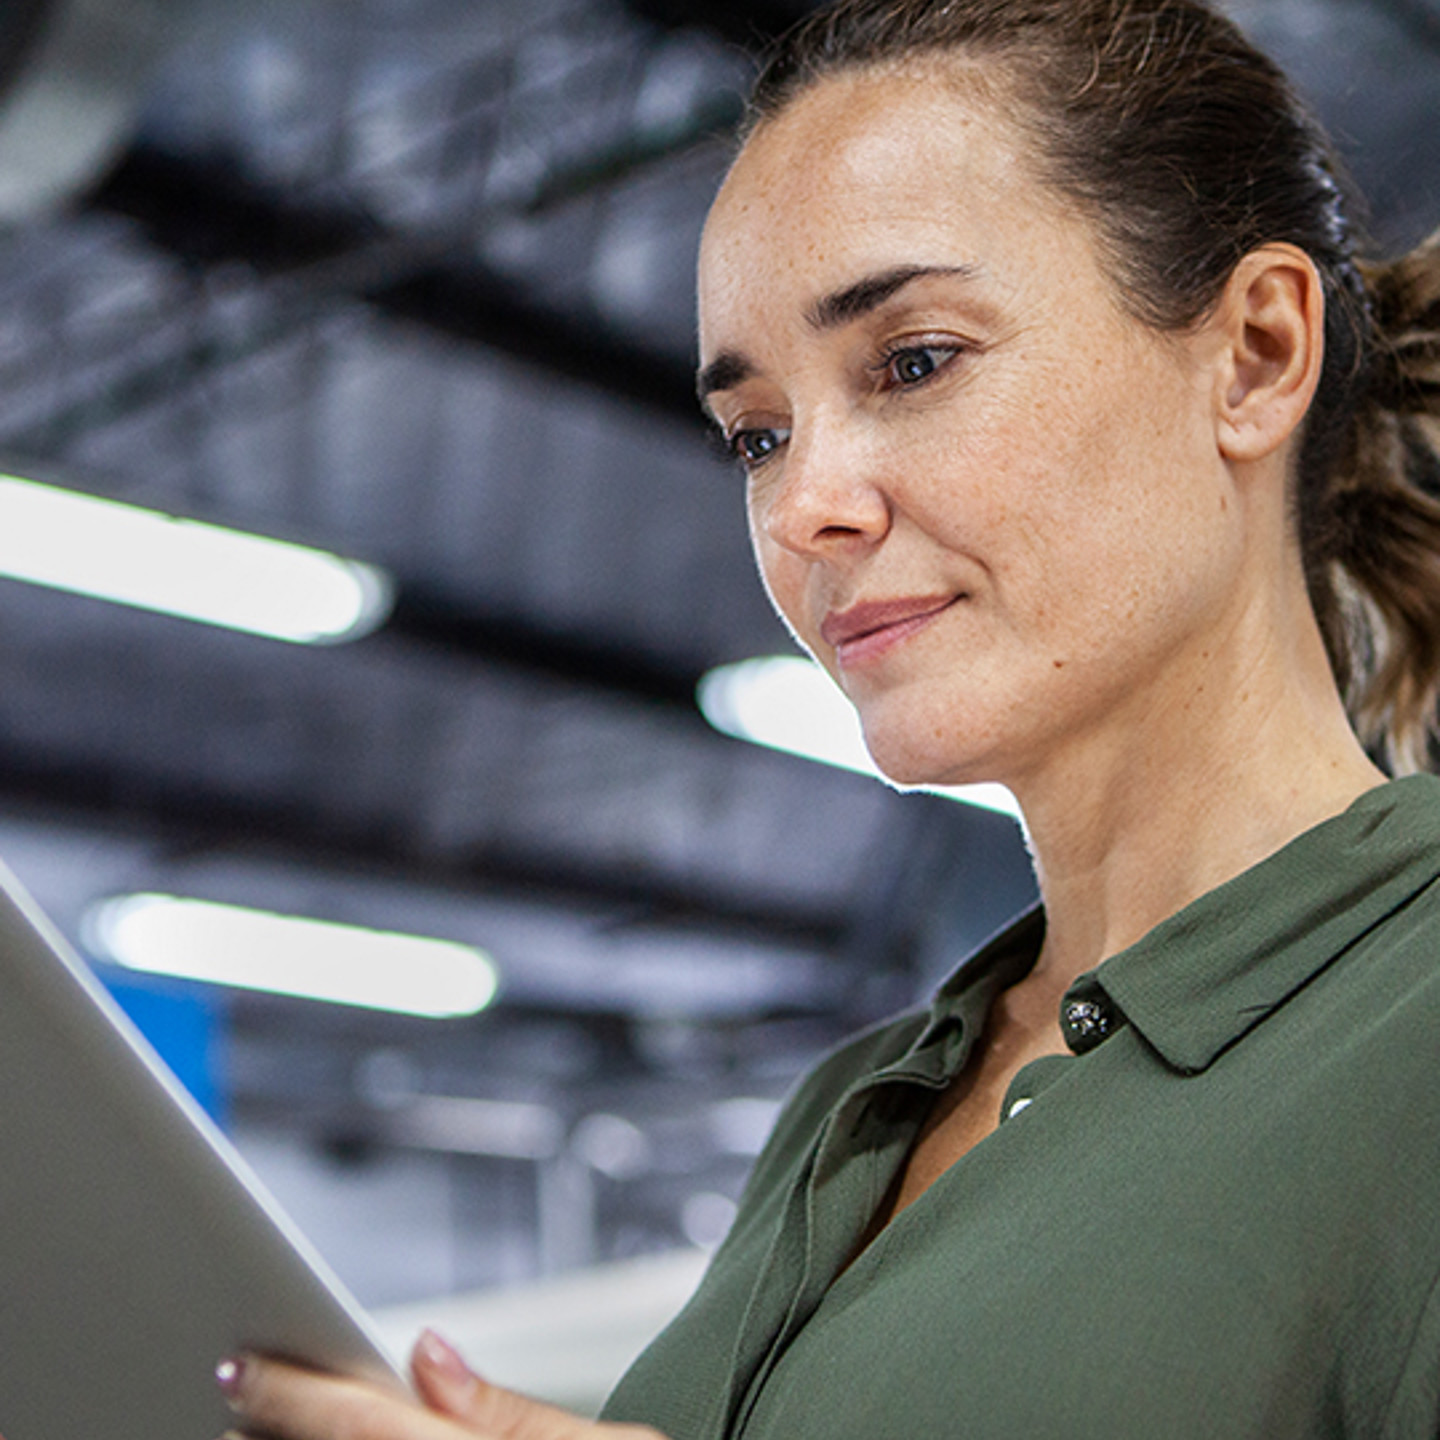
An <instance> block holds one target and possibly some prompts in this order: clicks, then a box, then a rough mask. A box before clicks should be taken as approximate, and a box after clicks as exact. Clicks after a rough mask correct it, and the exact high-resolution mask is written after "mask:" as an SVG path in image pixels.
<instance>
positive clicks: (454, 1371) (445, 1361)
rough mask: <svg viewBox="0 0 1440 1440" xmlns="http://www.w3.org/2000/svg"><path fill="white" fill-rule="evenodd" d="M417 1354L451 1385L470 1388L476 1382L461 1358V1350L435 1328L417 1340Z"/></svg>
mask: <svg viewBox="0 0 1440 1440" xmlns="http://www.w3.org/2000/svg"><path fill="white" fill-rule="evenodd" d="M415 1355H416V1357H417V1358H418V1359H420V1360H423V1361H424V1362H425V1365H426V1366H427V1367H428V1368H429V1369H430V1370H432V1371H433V1372H434V1373H435V1374H436V1375H438V1376H439V1378H440V1379H442V1380H444V1381H446V1382H447V1383H449V1384H451V1385H456V1386H464V1387H465V1388H466V1389H468V1388H469V1387H470V1386H472V1385H473V1384H474V1383H475V1376H474V1374H473V1373H472V1371H471V1369H470V1367H469V1366H468V1365H467V1364H466V1363H465V1362H464V1360H462V1359H461V1358H460V1352H459V1351H458V1350H456V1349H455V1347H454V1346H453V1345H451V1344H450V1342H449V1341H448V1340H442V1339H441V1338H440V1336H439V1335H437V1334H436V1333H435V1332H434V1331H433V1330H425V1331H422V1332H421V1335H420V1338H419V1339H418V1340H417V1341H416V1342H415Z"/></svg>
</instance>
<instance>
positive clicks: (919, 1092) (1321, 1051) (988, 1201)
mask: <svg viewBox="0 0 1440 1440" xmlns="http://www.w3.org/2000/svg"><path fill="white" fill-rule="evenodd" d="M1437 876H1440V780H1436V779H1435V778H1433V777H1430V776H1421V777H1413V778H1411V779H1407V780H1402V781H1397V782H1394V783H1392V784H1390V785H1387V786H1384V787H1383V788H1381V789H1379V790H1376V791H1373V792H1371V793H1370V794H1369V795H1366V796H1364V797H1362V798H1361V799H1360V800H1359V801H1358V802H1357V803H1356V804H1355V805H1354V806H1353V807H1352V808H1351V809H1350V810H1348V811H1347V812H1346V813H1345V814H1343V815H1341V816H1338V817H1337V818H1335V819H1333V820H1330V821H1328V822H1326V823H1325V824H1323V825H1320V826H1318V827H1317V828H1316V829H1314V830H1312V831H1310V832H1308V833H1307V834H1305V835H1302V836H1301V837H1299V838H1298V839H1297V840H1295V841H1293V842H1292V843H1291V844H1290V845H1288V846H1287V847H1286V848H1285V849H1284V850H1282V851H1280V852H1279V853H1278V854H1276V855H1274V856H1272V857H1271V858H1270V859H1268V860H1266V861H1264V862H1263V863H1262V864H1260V865H1258V866H1256V867H1255V868H1254V869H1252V870H1250V871H1248V872H1246V873H1245V874H1243V875H1241V876H1239V877H1238V878H1237V879H1235V880H1233V881H1231V882H1230V883H1228V884H1226V885H1224V886H1221V887H1220V888H1219V889H1217V890H1215V891H1212V892H1211V893H1210V894H1208V895H1205V896H1202V897H1201V898H1200V899H1199V900H1197V901H1196V902H1195V903H1194V904H1192V905H1190V906H1189V907H1187V908H1186V909H1185V910H1183V911H1181V912H1180V913H1179V914H1177V915H1175V916H1173V917H1171V918H1170V919H1169V920H1167V921H1165V922H1164V923H1163V924H1161V925H1159V926H1158V927H1156V929H1154V930H1153V931H1151V932H1150V934H1148V935H1146V936H1145V938H1144V939H1142V940H1141V941H1140V942H1139V943H1138V944H1136V945H1134V946H1132V947H1131V948H1130V949H1128V950H1126V951H1124V952H1122V953H1121V954H1118V955H1116V956H1114V957H1112V958H1111V959H1109V960H1106V961H1105V962H1104V963H1103V964H1102V965H1100V966H1099V967H1098V968H1097V969H1096V970H1095V971H1094V972H1092V973H1091V974H1090V975H1088V976H1085V977H1082V979H1081V980H1080V981H1079V982H1078V983H1077V984H1076V986H1075V987H1074V988H1073V989H1072V990H1071V991H1070V992H1069V994H1067V996H1066V998H1065V1002H1064V1004H1063V1005H1062V1023H1063V1024H1064V1026H1065V1028H1066V1034H1067V1039H1068V1040H1069V1042H1070V1045H1071V1049H1072V1050H1074V1051H1076V1052H1077V1053H1075V1054H1071V1055H1065V1056H1050V1057H1046V1058H1044V1059H1041V1060H1038V1061H1036V1062H1035V1063H1034V1064H1032V1065H1030V1066H1027V1067H1026V1068H1025V1069H1024V1070H1022V1071H1021V1072H1020V1073H1019V1075H1018V1076H1017V1077H1016V1079H1015V1082H1014V1085H1013V1086H1012V1087H1011V1090H1010V1093H1009V1094H1008V1095H1007V1096H1006V1099H1005V1102H1004V1106H1003V1107H1002V1113H1003V1114H1004V1115H1005V1117H1006V1118H1005V1119H1004V1122H1003V1123H1002V1124H1001V1125H1000V1126H999V1128H998V1129H997V1130H996V1131H995V1132H994V1133H993V1134H991V1135H990V1136H988V1137H987V1138H986V1139H984V1140H983V1141H981V1143H980V1144H979V1145H977V1146H975V1148H974V1149H972V1150H971V1151H970V1152H969V1153H968V1154H966V1155H965V1156H964V1157H963V1158H962V1159H961V1160H960V1161H959V1162H958V1163H957V1164H955V1165H954V1166H953V1167H951V1169H950V1170H949V1171H947V1172H946V1173H945V1174H944V1175H943V1176H942V1177H941V1178H940V1179H939V1180H938V1181H937V1182H936V1183H935V1184H934V1185H933V1186H932V1187H931V1188H930V1189H929V1190H927V1191H926V1192H925V1194H924V1195H923V1196H922V1197H921V1198H920V1199H919V1200H918V1201H917V1202H916V1203H915V1204H913V1205H911V1206H910V1207H908V1208H907V1209H906V1210H904V1211H903V1212H902V1213H901V1214H900V1215H899V1216H898V1217H897V1218H896V1219H895V1220H894V1221H893V1222H892V1223H891V1224H890V1225H888V1226H887V1227H886V1228H885V1229H884V1230H883V1231H881V1233H880V1234H879V1236H878V1237H877V1238H876V1239H875V1240H874V1242H873V1243H872V1244H870V1245H869V1246H868V1248H866V1249H865V1250H864V1251H863V1253H861V1254H860V1256H859V1258H858V1259H856V1260H855V1261H854V1263H853V1264H850V1265H849V1266H848V1268H846V1262H847V1261H848V1260H849V1259H850V1257H851V1256H852V1254H853V1253H854V1251H855V1249H856V1248H857V1246H858V1245H859V1243H860V1241H861V1239H862V1237H863V1235H864V1233H865V1230H866V1226H867V1223H868V1222H869V1221H870V1219H871V1218H872V1216H873V1214H874V1212H875V1209H876V1207H877V1205H878V1204H879V1203H880V1201H881V1199H882V1197H884V1196H885V1194H886V1192H887V1191H888V1189H889V1187H890V1184H891V1181H892V1179H893V1178H894V1177H895V1175H896V1173H897V1167H899V1166H900V1164H901V1163H902V1161H903V1159H904V1157H905V1156H906V1154H907V1153H908V1151H909V1149H910V1148H911V1145H912V1144H913V1142H914V1140H915V1137H916V1132H917V1129H918V1126H919V1125H920V1123H921V1122H922V1120H923V1118H924V1115H925V1112H926V1108H927V1104H928V1101H929V1099H930V1098H931V1097H932V1096H933V1094H934V1093H935V1092H937V1091H938V1090H940V1089H941V1088H942V1087H944V1086H945V1085H946V1084H947V1083H948V1082H949V1080H950V1079H951V1078H952V1077H953V1076H954V1075H955V1074H956V1073H957V1072H958V1071H959V1070H960V1069H961V1067H962V1066H963V1065H964V1064H965V1062H966V1059H967V1057H968V1055H969V1053H970V1051H971V1048H972V1046H973V1044H974V1040H975V1037H976V1036H977V1035H978V1034H979V1033H980V1029H981V1027H982V1025H983V1023H984V1017H985V1013H986V1010H987V1008H988V1006H989V1003H990V1001H991V999H992V997H993V996H994V995H995V994H996V993H997V992H998V990H999V989H1000V988H1002V987H1004V986H1005V985H1008V984H1012V983H1013V982H1014V981H1015V980H1017V979H1018V978H1020V977H1021V976H1022V975H1024V974H1025V973H1026V971H1027V970H1028V969H1029V967H1030V966H1031V965H1032V964H1033V962H1034V958H1035V955H1036V953H1037V950H1038V946H1039V942H1040V938H1041V934H1042V931H1043V920H1042V918H1041V917H1040V915H1039V914H1038V913H1032V914H1031V915H1029V916H1026V917H1024V918H1022V919H1021V920H1020V921H1019V922H1018V923H1017V924H1016V925H1015V926H1013V927H1012V928H1011V929H1009V930H1008V931H1006V932H1005V933H1004V934H1002V935H1001V936H1000V937H999V938H998V939H997V940H995V941H993V942H992V943H991V944H990V945H988V946H986V947H985V948H984V949H983V950H981V951H980V952H979V953H978V954H977V955H975V956H974V957H973V958H972V959H971V960H970V961H968V962H967V963H966V964H965V965H963V966H962V967H961V969H960V970H959V971H958V972H957V974H956V975H955V977H954V978H953V979H952V980H951V981H950V982H949V983H948V984H947V985H946V987H945V988H944V989H943V990H942V991H941V992H940V994H939V996H938V998H937V999H936V1001H935V1003H934V1005H933V1006H932V1007H931V1008H930V1010H929V1011H928V1012H927V1013H921V1014H916V1015H913V1016H909V1017H906V1018H902V1019H900V1020H898V1021H895V1022H894V1023H892V1024H890V1025H887V1026H885V1027H884V1028H882V1029H880V1030H878V1031H875V1032H872V1033H871V1034H869V1035H866V1036H864V1037H862V1038H861V1039H859V1040H858V1041H855V1042H853V1043H852V1044H850V1045H849V1046H848V1047H846V1048H845V1049H844V1050H842V1051H841V1052H840V1053H838V1054H837V1055H835V1056H832V1057H831V1058H830V1059H829V1060H828V1061H827V1062H825V1063H824V1064H822V1065H821V1066H820V1067H819V1069H818V1070H816V1071H815V1072H814V1073H813V1074H812V1075H811V1076H810V1078H809V1079H808V1080H807V1081H806V1082H805V1084H804V1085H803V1086H802V1088H801V1089H800V1091H799V1092H798V1094H797V1095H796V1097H795V1098H794V1100H793V1101H792V1102H791V1103H790V1105H789V1106H788V1107H787V1109H786V1111H785V1113H784V1115H783V1116H782V1118H781V1121H780V1123H779V1125H778V1127H777V1129H776V1132H775V1134H774V1136H773V1137H772V1139H771V1141H770V1143H769V1145H768V1147H767V1148H766V1150H765V1152H764V1153H763V1155H762V1156H761V1157H760V1159H759V1161H758V1163H757V1165H756V1169H755V1173H754V1175H753V1177H752V1179H751V1182H750V1185H749V1188H748V1189H747V1192H746V1195H745V1199H744V1201H743V1203H742V1205H741V1207H740V1212H739V1215H738V1217H737V1219H736V1222H735V1225H734V1228H733V1230H732V1231H731V1233H730V1235H729V1237H728V1238H727V1240H726V1241H725V1243H724V1245H722V1246H721V1248H720V1250H719V1251H718V1252H717V1254H716V1256H715V1260H714V1263H713V1264H712V1266H711V1268H710V1271H709V1273H708V1274H707V1276H706V1278H705V1280H704V1282H703V1283H702V1284H701V1286H700V1289H699V1291H698V1293H697V1294H696V1296H695V1297H694V1299H693V1300H692V1302H691V1303H690V1305H689V1306H688V1307H687V1308H686V1309H685V1311H684V1312H683V1313H682V1314H681V1315H680V1317H679V1318H678V1319H677V1320H676V1321H675V1322H674V1324H672V1325H671V1327H670V1328H669V1329H668V1330H667V1331H666V1332H665V1333H664V1334H663V1335H662V1336H661V1337H660V1338H659V1339H658V1340H657V1341H656V1342H655V1343H654V1345H652V1346H651V1348H650V1349H649V1350H648V1351H647V1352H646V1353H645V1354H644V1355H643V1356H642V1357H641V1358H640V1360H639V1361H638V1362H637V1363H636V1365H635V1366H634V1368H633V1369H632V1370H631V1372H630V1374H629V1375H628V1376H626V1378H625V1379H624V1380H623V1381H622V1382H621V1384H620V1386H619V1388H618V1389H617V1391H616V1392H615V1394H614V1396H612V1398H611V1401H610V1404H609V1406H608V1407H607V1410H606V1416H607V1418H612V1419H625V1420H633V1421H643V1422H645V1423H648V1424H651V1425H654V1426H656V1427H658V1428H659V1429H660V1430H662V1431H664V1432H665V1433H666V1434H667V1435H669V1436H671V1437H673V1440H718V1437H722V1436H727V1437H728V1436H734V1437H740V1436H743V1437H744V1440H926V1437H932V1436H935V1437H940V1436H946V1437H948V1436H954V1437H982V1440H1001V1437H1003V1440H1032V1437H1062V1436H1063V1437H1089V1436H1093V1437H1097V1440H1098V1437H1105V1440H1123V1437H1127V1436H1134V1437H1144V1440H1187V1437H1195V1440H1200V1437H1204V1440H1220V1437H1223V1440H1240V1437H1255V1440H1262V1437H1263V1440H1285V1437H1290V1436H1295V1437H1299V1436H1305V1437H1331V1436H1357V1437H1358V1436H1364V1437H1366V1440H1390V1437H1396V1440H1398V1437H1422V1436H1423V1437H1426V1440H1434V1437H1436V1436H1437V1435H1440V1289H1437V1276H1440V885H1437V884H1436V883H1435V882H1436V878H1437ZM1025 1102H1028V1103H1025Z"/></svg>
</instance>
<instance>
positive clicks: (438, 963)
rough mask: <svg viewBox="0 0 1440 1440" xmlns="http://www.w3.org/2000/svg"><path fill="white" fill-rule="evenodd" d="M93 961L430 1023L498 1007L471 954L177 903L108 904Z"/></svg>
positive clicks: (403, 938) (484, 969) (425, 942)
mask: <svg viewBox="0 0 1440 1440" xmlns="http://www.w3.org/2000/svg"><path fill="white" fill-rule="evenodd" d="M85 938H86V941H87V943H88V944H89V945H90V946H91V948H92V949H93V950H94V951H95V953H96V954H98V955H102V956H104V957H105V958H107V959H109V960H113V961H114V962H115V963H116V964H119V965H124V966H125V967H127V968H128V969H131V970H143V971H146V972H148V973H149V974H152V975H174V976H178V977H180V978H182V979H186V980H202V981H206V982H207V983H209V984H213V985H233V986H238V987H239V988H241V989H245V990H267V991H271V992H273V993H275V994H278V995H296V996H300V997H302V998H305V999H309V1000H328V1001H332V1002H334V1003H335V1004H339V1005H361V1006H365V1007H366V1008H368V1009H372V1010H396V1011H399V1012H401V1013H402V1014H407V1015H425V1016H430V1017H433V1018H440V1017H444V1016H454V1015H474V1014H475V1013H476V1012H477V1011H480V1010H483V1009H484V1008H485V1007H486V1006H487V1005H488V1004H489V1003H490V1001H491V1000H493V999H494V998H495V991H496V988H497V983H498V982H497V976H496V971H495V965H494V962H493V961H492V960H491V959H490V958H489V956H487V955H486V954H485V953H484V952H483V951H481V950H477V949H475V948H474V947H473V946H469V945H461V944H457V943H456V942H454V941H450V940H433V939H428V938H425V937H423V936H418V935H396V934H392V933H389V932H387V931H382V930H365V929H361V928H360V927H359V926H355V925H335V924H331V923H329V922H328V921H323V920H311V919H306V918H303V917H300V916H295V915H273V914H270V913H269V912H267V911H263V910H247V909H242V908H240V907H239V906H235V905H218V904H215V903H213V902H211V901H208V900H191V899H184V898H181V897H178V896H174V895H154V894H142V895H121V896H116V897H114V898H112V899H109V900H102V901H101V902H100V903H99V904H98V905H96V906H94V907H92V909H91V910H90V912H89V913H88V914H87V916H86V919H85Z"/></svg>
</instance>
